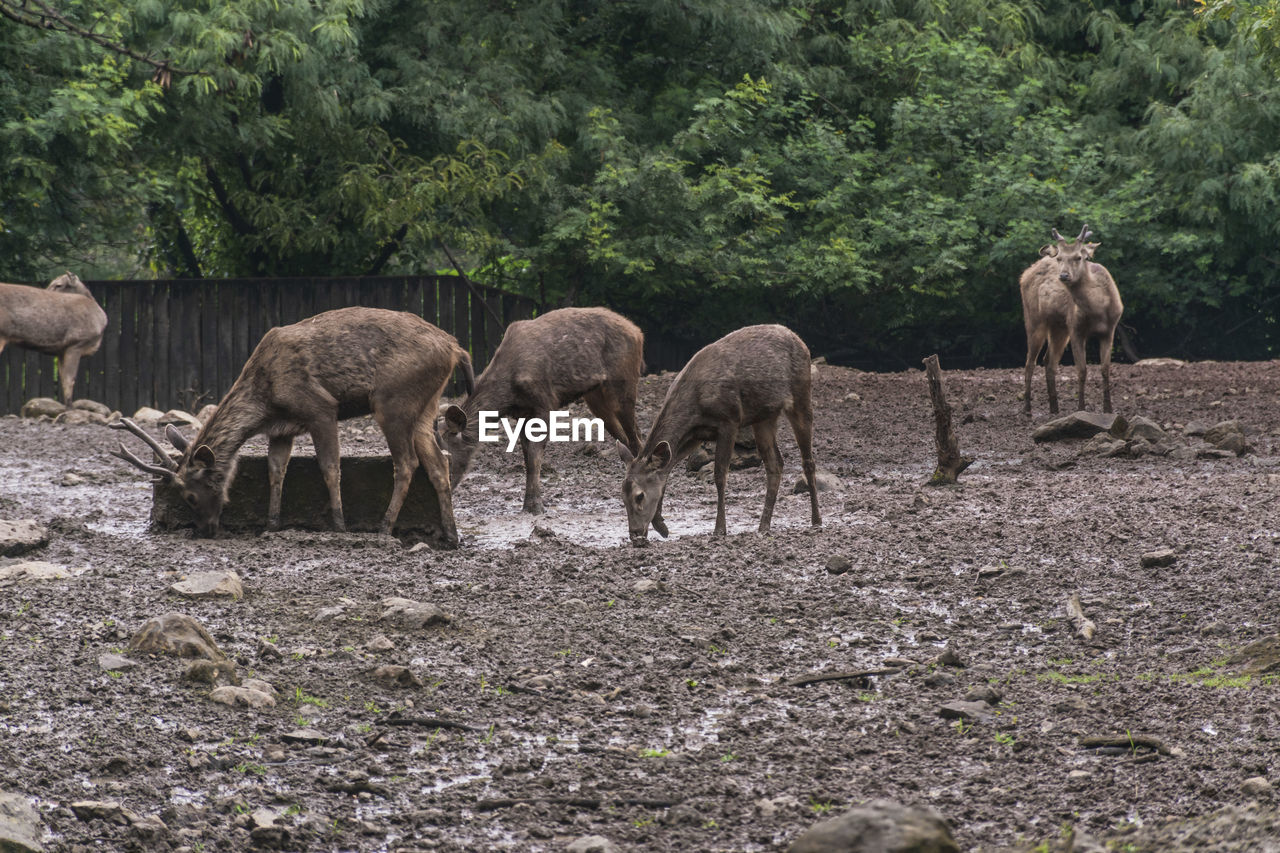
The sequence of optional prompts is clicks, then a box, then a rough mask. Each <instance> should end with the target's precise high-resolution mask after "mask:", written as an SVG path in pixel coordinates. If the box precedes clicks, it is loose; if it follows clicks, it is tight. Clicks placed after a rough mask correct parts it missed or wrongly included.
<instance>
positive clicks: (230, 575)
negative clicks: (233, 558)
mask: <svg viewBox="0 0 1280 853" xmlns="http://www.w3.org/2000/svg"><path fill="white" fill-rule="evenodd" d="M169 589H170V590H172V591H173V592H176V593H178V595H185V596H186V597H187V598H232V599H235V600H236V601H239V600H240V599H242V598H244V586H243V585H242V584H241V583H240V576H239V575H237V574H236V573H235V572H231V571H227V572H197V573H195V574H192V575H187V577H186V579H185V580H183V581H180V582H178V583H175V584H174V585H173V586H171V587H169Z"/></svg>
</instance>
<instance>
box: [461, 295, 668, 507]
mask: <svg viewBox="0 0 1280 853" xmlns="http://www.w3.org/2000/svg"><path fill="white" fill-rule="evenodd" d="M642 372H644V333H643V332H641V331H640V329H639V327H637V326H636V324H635V323H632V322H631V321H630V320H628V319H626V318H625V317H622V316H619V315H618V314H615V313H614V312H612V311H609V310H607V309H605V308H561V309H559V310H557V311H549V312H547V313H546V314H543V315H541V316H539V317H535V318H534V319H532V320H521V321H518V322H515V323H512V324H511V326H510V327H509V328H508V329H507V332H506V334H505V335H504V336H503V338H502V343H501V344H499V345H498V350H497V352H495V353H494V354H493V360H492V361H491V362H489V365H488V367H486V368H485V369H484V372H483V373H481V374H480V378H479V379H477V380H476V388H475V392H474V393H473V394H471V395H470V396H468V397H467V399H466V400H465V401H463V403H462V405H461V406H450V407H449V408H448V409H447V410H446V411H445V415H444V421H443V424H442V429H441V436H442V439H443V442H444V446H445V448H446V449H447V450H448V451H449V476H450V482H452V483H453V484H454V485H455V486H456V485H457V484H458V483H460V482H462V478H463V477H464V476H466V473H467V468H468V467H469V466H470V464H471V458H472V456H473V455H474V454H475V451H476V446H477V444H478V443H479V429H478V426H479V424H478V417H479V413H480V412H482V411H496V412H497V413H498V417H502V418H520V417H523V418H541V419H542V420H544V421H545V420H546V419H547V417H548V415H549V413H550V412H551V410H552V409H559V408H562V407H564V406H566V405H568V404H569V403H571V402H573V401H574V400H577V399H578V398H582V400H583V401H584V402H585V403H586V404H587V408H588V409H590V410H591V413H592V414H594V415H595V416H596V417H598V418H600V420H602V421H604V426H605V429H606V430H608V431H609V434H610V435H612V436H613V437H614V438H615V439H617V440H619V441H623V442H625V443H626V444H627V446H628V447H629V448H630V449H631V450H632V452H634V451H637V450H639V449H640V431H639V429H638V428H637V427H636V383H637V382H639V381H640V374H641V373H642ZM522 443H523V450H524V471H525V482H524V511H525V512H529V513H535V514H537V513H541V512H542V511H543V506H542V486H541V481H540V475H541V471H542V456H543V453H544V452H545V451H546V443H545V442H542V441H528V440H525V441H523V442H522Z"/></svg>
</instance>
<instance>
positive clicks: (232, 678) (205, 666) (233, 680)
mask: <svg viewBox="0 0 1280 853" xmlns="http://www.w3.org/2000/svg"><path fill="white" fill-rule="evenodd" d="M182 677H183V679H184V680H186V681H195V682H199V683H201V684H214V685H222V684H230V685H236V684H239V683H240V679H239V678H237V677H236V665H235V664H234V663H232V662H231V661H229V660H219V661H212V660H196V661H192V662H191V664H190V665H189V666H188V667H187V668H186V670H185V671H184V672H183V673H182Z"/></svg>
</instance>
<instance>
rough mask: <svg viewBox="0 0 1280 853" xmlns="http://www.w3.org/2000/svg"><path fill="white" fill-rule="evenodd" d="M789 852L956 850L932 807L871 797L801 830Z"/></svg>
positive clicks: (941, 852) (946, 852) (955, 852)
mask: <svg viewBox="0 0 1280 853" xmlns="http://www.w3.org/2000/svg"><path fill="white" fill-rule="evenodd" d="M787 850H788V851H789V853H960V847H959V846H958V845H957V844H956V842H955V839H954V838H953V837H952V836H951V829H950V827H948V826H947V822H946V821H945V820H943V818H942V816H941V815H939V814H938V813H937V812H935V811H933V810H932V809H922V808H917V807H911V806H903V805H900V804H899V803H895V802H892V801H890V800H872V801H871V802H869V803H866V804H865V805H861V806H857V807H855V808H852V809H849V811H847V812H845V813H844V814H842V815H840V816H839V817H834V818H831V819H830V820H825V821H823V822H822V823H819V824H815V825H813V826H811V827H809V829H807V830H805V831H804V832H803V833H801V834H800V836H799V837H797V838H796V840H795V841H794V842H792V844H791V846H790V847H788V848H787Z"/></svg>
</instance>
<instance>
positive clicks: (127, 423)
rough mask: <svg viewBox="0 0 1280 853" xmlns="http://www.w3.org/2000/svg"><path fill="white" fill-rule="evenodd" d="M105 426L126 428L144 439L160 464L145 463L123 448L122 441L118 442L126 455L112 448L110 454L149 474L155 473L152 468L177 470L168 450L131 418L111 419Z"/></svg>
mask: <svg viewBox="0 0 1280 853" xmlns="http://www.w3.org/2000/svg"><path fill="white" fill-rule="evenodd" d="M107 426H109V427H111V428H112V429H123V430H128V431H129V432H131V433H133V434H134V435H136V436H137V437H138V438H140V439H142V440H143V441H145V442H146V443H147V446H148V447H150V448H151V449H152V450H153V451H155V454H156V458H157V459H159V461H160V465H148V464H147V463H145V462H143V461H142V460H141V459H139V458H138V457H136V456H134V455H133V454H132V453H130V452H129V451H128V450H125V447H124V443H123V442H122V443H121V444H120V450H121V451H123V452H124V453H125V454H126V455H124V456H121V455H120V454H119V453H117V452H115V451H114V450H113V451H111V455H112V456H116V457H119V458H120V459H123V460H124V461H126V462H128V463H130V464H132V465H136V466H138V467H139V468H141V469H142V470H143V471H147V472H148V473H151V474H155V473H157V472H156V470H153V469H159V470H160V471H163V472H164V473H166V474H172V473H173V472H174V471H177V470H178V466H177V463H175V462H174V461H173V460H172V459H170V458H169V453H168V451H166V450H165V449H164V448H163V447H162V446H161V445H160V442H158V441H156V440H155V439H154V438H152V437H151V435H150V433H148V432H147V431H146V430H145V429H143V428H142V427H140V426H138V425H137V423H135V422H134V420H133V419H132V418H121V419H120V420H118V421H113V422H112V423H109V424H107ZM162 466H163V467H162Z"/></svg>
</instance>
